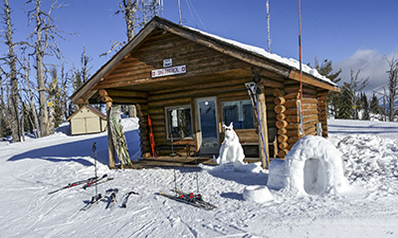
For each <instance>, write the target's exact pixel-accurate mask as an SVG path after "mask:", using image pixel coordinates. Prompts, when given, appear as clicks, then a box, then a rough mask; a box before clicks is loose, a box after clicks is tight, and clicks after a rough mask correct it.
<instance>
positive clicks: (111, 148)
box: [106, 101, 116, 169]
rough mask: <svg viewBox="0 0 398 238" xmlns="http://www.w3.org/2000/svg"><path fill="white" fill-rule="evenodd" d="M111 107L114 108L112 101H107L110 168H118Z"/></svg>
mask: <svg viewBox="0 0 398 238" xmlns="http://www.w3.org/2000/svg"><path fill="white" fill-rule="evenodd" d="M111 109H112V102H110V101H108V102H106V119H107V120H108V123H107V130H108V158H109V168H111V169H116V159H115V147H114V145H113V140H112V128H111Z"/></svg>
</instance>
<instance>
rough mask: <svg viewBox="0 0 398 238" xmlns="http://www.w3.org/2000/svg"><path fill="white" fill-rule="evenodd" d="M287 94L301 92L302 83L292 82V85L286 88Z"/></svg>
mask: <svg viewBox="0 0 398 238" xmlns="http://www.w3.org/2000/svg"><path fill="white" fill-rule="evenodd" d="M284 90H285V92H286V94H289V93H298V92H300V85H299V84H296V83H295V84H292V85H286V86H285V88H284Z"/></svg>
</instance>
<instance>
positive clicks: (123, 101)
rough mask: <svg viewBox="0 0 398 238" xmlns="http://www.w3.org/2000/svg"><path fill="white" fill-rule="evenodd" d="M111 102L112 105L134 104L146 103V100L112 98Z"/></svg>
mask: <svg viewBox="0 0 398 238" xmlns="http://www.w3.org/2000/svg"><path fill="white" fill-rule="evenodd" d="M101 99H102V98H101ZM112 100H113V103H114V104H136V103H147V102H148V101H147V99H146V98H125V97H112Z"/></svg>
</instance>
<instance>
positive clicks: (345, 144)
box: [338, 134, 398, 195]
mask: <svg viewBox="0 0 398 238" xmlns="http://www.w3.org/2000/svg"><path fill="white" fill-rule="evenodd" d="M338 148H339V150H340V151H341V153H342V154H343V155H344V156H343V159H344V164H345V175H346V177H347V178H348V180H349V181H350V183H352V184H354V185H356V186H358V187H365V188H366V189H368V190H370V192H372V191H376V190H378V192H379V193H384V194H390V195H391V194H398V187H397V186H396V185H395V184H396V181H397V180H398V142H397V141H396V140H391V139H389V138H385V137H379V136H374V135H359V134H353V135H348V136H346V137H344V138H343V139H341V140H340V142H339V143H338ZM380 191H381V192H380Z"/></svg>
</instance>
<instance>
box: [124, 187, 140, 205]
mask: <svg viewBox="0 0 398 238" xmlns="http://www.w3.org/2000/svg"><path fill="white" fill-rule="evenodd" d="M131 194H134V195H140V194H139V193H137V192H134V191H130V192H128V193H126V194H125V195H124V196H123V199H122V204H121V205H120V207H121V208H126V207H127V201H128V200H129V197H130V195H131Z"/></svg>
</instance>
